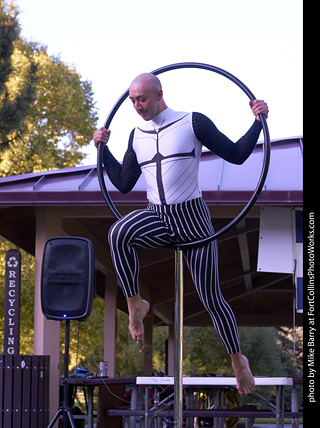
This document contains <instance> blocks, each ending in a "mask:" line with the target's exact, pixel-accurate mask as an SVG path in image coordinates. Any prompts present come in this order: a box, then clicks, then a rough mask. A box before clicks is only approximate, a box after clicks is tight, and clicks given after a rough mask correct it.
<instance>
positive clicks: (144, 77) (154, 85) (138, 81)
mask: <svg viewBox="0 0 320 428" xmlns="http://www.w3.org/2000/svg"><path fill="white" fill-rule="evenodd" d="M137 85H139V86H141V85H145V86H148V88H150V89H151V90H153V91H154V92H157V91H159V90H162V87H161V82H160V80H159V79H158V77H157V76H155V75H154V74H152V73H142V74H139V76H137V77H136V78H135V79H134V80H133V81H132V82H131V85H130V88H131V87H133V86H137Z"/></svg>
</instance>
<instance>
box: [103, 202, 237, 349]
mask: <svg viewBox="0 0 320 428" xmlns="http://www.w3.org/2000/svg"><path fill="white" fill-rule="evenodd" d="M213 233H214V229H213V226H212V223H211V218H210V213H209V210H208V207H207V205H206V204H205V202H204V201H203V199H202V198H197V199H192V200H189V201H187V202H183V203H180V204H177V205H153V204H150V203H149V205H148V207H147V208H146V209H141V210H136V211H133V212H131V213H130V214H128V215H126V216H124V217H122V218H121V219H120V220H118V221H117V222H116V223H114V224H113V225H112V227H111V228H110V231H109V244H110V249H111V255H112V259H113V264H114V268H115V271H116V274H117V276H118V279H119V282H120V285H121V287H122V290H123V293H124V295H125V296H126V297H130V296H134V295H135V294H137V293H138V292H139V279H138V276H139V260H138V257H137V254H136V251H135V249H134V247H142V248H155V247H163V246H166V245H170V244H173V243H174V244H177V243H184V242H192V241H196V240H199V239H202V238H205V237H207V236H209V235H212V234H213ZM183 254H184V257H185V259H186V262H187V265H188V267H189V270H190V273H191V276H192V279H193V282H194V284H195V287H196V289H197V292H198V295H199V297H200V300H201V302H202V303H203V305H204V306H205V308H206V309H207V311H208V312H209V314H210V316H211V319H212V321H213V325H214V327H215V328H216V330H217V332H218V334H219V336H220V337H221V339H222V341H223V343H224V345H225V347H226V350H227V352H228V353H229V354H235V353H238V352H239V351H240V342H239V335H238V328H237V324H236V320H235V317H234V314H233V312H232V310H231V308H230V306H229V305H228V303H227V302H226V301H225V299H224V298H223V296H222V294H221V290H220V286H219V276H218V252H217V242H216V241H213V242H210V243H208V244H206V245H204V246H202V247H200V248H190V249H187V250H184V252H183Z"/></svg>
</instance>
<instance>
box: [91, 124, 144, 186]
mask: <svg viewBox="0 0 320 428" xmlns="http://www.w3.org/2000/svg"><path fill="white" fill-rule="evenodd" d="M133 136H134V130H133V131H132V132H131V134H130V137H129V144H128V149H127V151H126V153H125V155H124V158H123V162H122V164H121V163H120V162H118V161H117V159H116V158H115V157H114V156H113V154H112V153H111V152H110V150H109V148H108V147H107V145H105V147H104V150H103V164H104V167H105V169H106V171H107V174H108V177H109V178H110V181H111V183H112V184H113V185H114V186H115V187H116V188H117V189H118V190H119V191H120V192H121V193H128V192H130V190H132V189H133V187H134V185H135V184H136V182H137V181H138V178H139V177H140V175H141V169H140V166H139V165H138V162H137V158H136V154H135V152H134V150H133V149H132V141H133ZM109 137H110V131H109V132H108V131H106V130H103V129H99V130H97V131H96V132H95V134H94V141H95V145H96V146H98V141H102V142H101V143H100V144H106V143H107V142H108V141H109Z"/></svg>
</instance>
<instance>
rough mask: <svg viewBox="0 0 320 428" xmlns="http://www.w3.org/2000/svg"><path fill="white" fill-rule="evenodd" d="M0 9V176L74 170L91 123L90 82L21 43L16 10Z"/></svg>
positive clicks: (93, 119) (40, 48) (93, 116)
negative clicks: (66, 169)
mask: <svg viewBox="0 0 320 428" xmlns="http://www.w3.org/2000/svg"><path fill="white" fill-rule="evenodd" d="M0 5H1V8H0V57H1V61H0V84H1V86H0V88H1V89H0V124H1V125H0V175H2V176H6V175H14V174H21V173H29V172H37V171H43V170H49V169H56V168H64V167H70V166H74V165H77V164H79V163H80V162H81V161H82V160H83V159H84V157H85V155H84V154H83V153H82V152H81V148H82V147H84V146H85V145H87V144H89V142H90V141H91V139H92V134H93V131H94V128H95V125H96V121H97V113H96V109H95V107H94V105H95V103H94V100H93V91H92V87H91V83H90V82H88V81H85V80H82V79H81V76H80V75H79V74H78V73H77V72H76V70H75V68H74V67H71V66H69V65H66V64H64V63H63V62H62V61H61V59H60V58H57V57H54V56H49V55H48V53H47V49H46V47H45V46H43V45H41V44H40V43H31V42H28V41H26V40H23V39H21V38H20V37H19V34H20V28H19V24H18V21H17V17H18V10H17V8H16V7H15V6H14V4H13V2H11V3H10V5H9V6H6V4H5V2H3V1H2V0H1V3H0Z"/></svg>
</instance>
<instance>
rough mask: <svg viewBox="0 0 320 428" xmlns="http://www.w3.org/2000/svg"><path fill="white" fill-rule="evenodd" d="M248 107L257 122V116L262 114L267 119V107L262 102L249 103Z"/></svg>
mask: <svg viewBox="0 0 320 428" xmlns="http://www.w3.org/2000/svg"><path fill="white" fill-rule="evenodd" d="M249 105H250V107H251V110H252V113H253V114H254V115H255V117H256V119H257V120H260V118H259V114H264V115H265V117H266V118H267V117H268V113H269V107H268V104H267V103H265V102H264V101H263V100H254V101H250V102H249Z"/></svg>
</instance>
